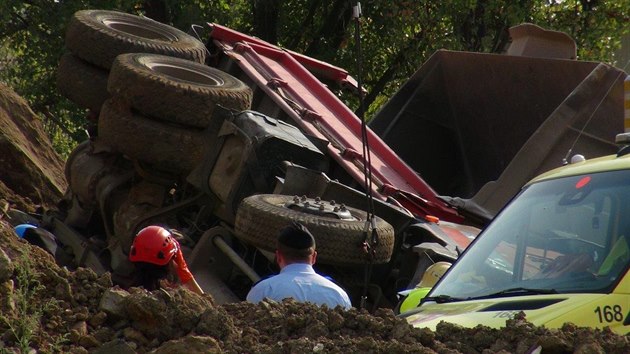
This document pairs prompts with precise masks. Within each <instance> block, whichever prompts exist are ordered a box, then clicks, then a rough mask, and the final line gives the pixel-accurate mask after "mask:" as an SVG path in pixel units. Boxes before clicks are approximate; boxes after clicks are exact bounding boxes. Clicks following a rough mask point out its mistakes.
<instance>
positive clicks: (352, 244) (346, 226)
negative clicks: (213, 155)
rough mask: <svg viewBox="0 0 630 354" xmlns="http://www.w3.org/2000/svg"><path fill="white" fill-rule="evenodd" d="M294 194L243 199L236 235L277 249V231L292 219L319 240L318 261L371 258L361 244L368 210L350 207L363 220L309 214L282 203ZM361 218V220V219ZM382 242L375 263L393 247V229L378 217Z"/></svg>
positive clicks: (360, 261) (383, 260) (353, 261)
mask: <svg viewBox="0 0 630 354" xmlns="http://www.w3.org/2000/svg"><path fill="white" fill-rule="evenodd" d="M292 198H293V197H292V196H286V195H278V194H259V195H253V196H250V197H247V198H245V199H243V201H242V202H241V204H240V206H239V208H238V210H237V214H236V222H235V233H236V237H237V238H239V239H241V240H243V241H244V242H246V243H249V244H251V245H253V246H256V247H259V248H261V249H263V250H267V251H273V250H275V245H276V238H277V234H278V231H279V230H281V229H282V228H283V227H285V226H286V225H287V224H288V223H289V222H290V221H291V220H295V221H298V222H300V223H302V224H304V225H305V226H306V227H307V228H308V229H309V230H310V231H311V233H312V234H313V236H314V237H315V239H316V243H317V261H318V262H319V263H322V264H333V265H352V264H365V263H367V262H369V259H368V257H367V255H366V253H365V252H364V251H363V249H362V247H361V245H362V242H363V240H364V238H365V237H364V233H363V228H364V227H365V217H366V213H365V212H363V211H361V210H358V209H354V208H348V209H349V210H350V211H351V213H352V214H353V215H355V216H359V218H360V220H354V221H348V220H338V219H334V218H328V217H322V216H317V215H313V214H308V213H304V212H300V211H296V210H292V209H288V208H286V207H284V206H282V205H283V204H284V203H285V202H287V201H289V200H291V199H292ZM361 219H362V220H361ZM376 227H377V233H378V235H379V243H378V244H377V245H376V246H375V254H374V258H373V260H372V261H373V263H375V264H379V263H386V262H388V261H389V260H390V258H391V255H392V252H393V247H394V229H393V228H392V226H391V225H389V224H388V223H387V222H386V221H385V220H383V219H381V218H378V217H376Z"/></svg>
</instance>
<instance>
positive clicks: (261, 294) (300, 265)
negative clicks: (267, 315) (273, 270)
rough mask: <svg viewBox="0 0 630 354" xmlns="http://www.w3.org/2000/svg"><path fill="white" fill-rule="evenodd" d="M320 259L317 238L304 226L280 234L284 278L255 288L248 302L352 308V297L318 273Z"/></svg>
mask: <svg viewBox="0 0 630 354" xmlns="http://www.w3.org/2000/svg"><path fill="white" fill-rule="evenodd" d="M316 258H317V251H316V250H315V238H314V237H313V235H312V234H311V233H310V232H309V231H308V229H307V228H306V227H305V226H304V225H302V224H300V223H297V222H292V223H291V224H290V225H289V226H287V227H285V228H284V229H282V230H281V231H280V233H279V235H278V240H277V243H276V262H277V263H278V266H279V267H280V274H278V275H275V276H272V277H270V278H267V279H264V280H261V281H260V282H258V283H257V284H255V285H254V287H252V289H251V290H250V291H249V293H248V294H247V301H249V302H253V303H258V302H260V301H261V300H263V299H264V298H269V299H272V300H275V301H282V300H283V299H285V298H293V299H295V300H297V301H300V302H310V303H314V304H316V305H327V306H328V307H329V308H335V307H337V306H341V307H343V308H345V309H349V308H351V307H352V304H351V303H350V298H349V297H348V294H347V293H346V292H345V291H344V290H343V289H342V288H341V287H339V286H338V285H337V284H335V283H334V282H332V281H331V280H329V279H327V278H326V277H324V276H321V275H319V274H317V273H316V272H315V270H314V269H313V264H315V260H316Z"/></svg>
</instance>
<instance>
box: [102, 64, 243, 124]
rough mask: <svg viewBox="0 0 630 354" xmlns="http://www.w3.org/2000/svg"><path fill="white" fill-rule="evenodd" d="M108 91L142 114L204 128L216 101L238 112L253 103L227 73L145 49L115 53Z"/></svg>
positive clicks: (234, 79) (210, 117) (238, 83)
mask: <svg viewBox="0 0 630 354" xmlns="http://www.w3.org/2000/svg"><path fill="white" fill-rule="evenodd" d="M108 90H109V92H110V94H111V95H112V96H116V97H119V98H122V99H123V100H125V101H127V102H129V103H130V104H131V106H132V107H133V108H135V109H136V110H138V111H139V112H141V113H142V114H143V115H146V116H147V117H155V118H157V119H159V120H164V121H168V122H173V123H178V124H182V125H187V126H192V127H199V128H205V127H207V126H208V124H209V122H210V119H212V114H213V112H214V109H215V107H216V105H221V106H223V107H226V108H231V109H234V110H237V111H243V110H246V109H249V108H250V105H251V101H252V91H251V89H250V88H249V87H248V86H246V85H245V84H244V83H243V82H242V81H240V80H239V79H237V78H235V77H234V76H232V75H230V74H228V73H226V72H223V71H221V70H218V69H215V68H212V67H209V66H206V65H203V64H198V63H194V62H191V61H189V60H184V59H180V58H172V57H168V56H164V55H156V54H145V53H132V54H123V55H120V56H118V57H117V58H116V60H115V61H114V64H113V65H112V69H111V71H110V74H109V82H108Z"/></svg>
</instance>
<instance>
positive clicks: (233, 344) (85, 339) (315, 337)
mask: <svg viewBox="0 0 630 354" xmlns="http://www.w3.org/2000/svg"><path fill="white" fill-rule="evenodd" d="M0 223H1V224H0V250H1V251H0V275H1V279H0V283H1V287H0V289H1V290H0V292H1V294H0V298H1V299H2V301H1V303H0V336H1V338H2V343H3V344H2V347H0V351H3V352H9V353H11V352H16V353H17V352H19V351H20V350H21V351H22V352H23V353H25V352H28V350H30V349H29V348H32V349H35V350H36V351H37V352H41V353H57V352H62V353H88V352H92V353H113V352H115V353H219V352H228V353H313V352H315V353H347V352H350V353H459V352H461V353H482V352H483V353H506V352H510V353H531V352H533V351H534V350H536V349H537V348H541V349H542V352H543V353H571V352H579V353H627V352H628V350H630V337H629V336H619V335H616V334H614V333H612V332H609V331H606V330H604V331H600V330H593V329H585V328H577V327H575V326H572V325H570V324H567V325H565V326H564V327H563V328H562V329H559V330H550V329H545V328H536V327H534V326H533V325H531V324H529V323H528V322H527V321H526V320H525V319H524V318H517V319H514V320H509V321H507V326H506V328H504V329H501V330H497V329H491V328H488V327H484V326H481V325H480V326H478V327H476V328H469V329H468V328H462V327H459V326H456V325H452V324H447V323H443V324H441V325H440V326H439V327H438V329H437V331H435V332H432V331H430V330H428V329H419V328H413V327H411V326H410V325H409V324H407V323H406V322H405V321H404V320H403V319H400V318H397V317H395V316H394V314H393V312H392V311H391V310H385V309H383V310H379V311H377V312H376V313H374V314H369V313H368V312H366V311H365V310H359V309H352V310H349V311H345V310H342V309H340V308H337V309H329V308H326V307H323V308H319V307H317V306H314V305H310V304H300V303H296V302H295V301H291V300H285V301H283V302H282V303H276V302H262V303H260V304H257V305H253V304H250V303H246V302H241V303H232V304H225V305H222V306H215V305H214V304H213V300H212V298H211V297H210V296H209V295H205V296H199V295H196V294H194V293H192V292H189V291H187V290H184V289H181V288H179V289H169V290H159V291H154V292H147V291H145V290H143V289H139V288H131V289H129V290H123V289H120V288H118V287H113V286H112V282H111V279H110V278H109V275H108V274H105V275H102V276H97V275H96V274H95V273H94V272H93V271H91V270H89V269H78V270H76V271H74V272H68V271H67V270H65V269H61V268H59V267H58V266H57V265H56V264H55V263H54V260H53V258H52V257H51V256H50V255H49V254H47V253H46V252H45V251H43V250H41V249H39V248H37V247H35V246H32V245H30V244H28V243H26V242H25V241H23V240H21V239H19V238H17V237H16V235H15V234H14V233H13V231H12V230H11V228H10V226H9V225H8V224H7V223H6V222H5V221H0Z"/></svg>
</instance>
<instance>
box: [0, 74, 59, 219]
mask: <svg viewBox="0 0 630 354" xmlns="http://www.w3.org/2000/svg"><path fill="white" fill-rule="evenodd" d="M0 166H2V178H1V179H0V197H3V198H5V199H6V200H8V201H9V202H10V203H12V204H14V205H15V206H16V207H18V208H19V209H22V210H28V211H30V210H29V209H31V208H32V207H33V205H43V206H51V205H53V204H54V203H55V202H56V201H57V200H59V198H60V197H61V196H62V194H63V193H64V191H65V190H66V181H65V177H64V175H63V166H64V163H63V160H62V159H61V158H60V157H59V155H58V154H56V153H55V151H54V149H53V148H52V144H51V143H50V140H49V139H48V136H47V135H46V134H45V133H44V129H43V127H42V124H41V121H40V120H39V118H38V117H37V116H36V115H35V113H33V111H32V110H31V109H30V107H29V106H28V104H27V103H26V101H25V100H24V99H23V98H21V97H20V96H18V95H17V94H16V93H15V92H14V91H13V90H12V89H11V88H9V87H7V86H5V85H3V84H1V83H0Z"/></svg>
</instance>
